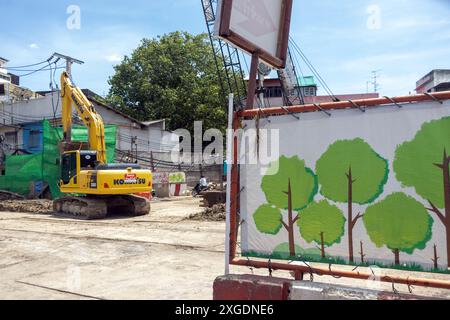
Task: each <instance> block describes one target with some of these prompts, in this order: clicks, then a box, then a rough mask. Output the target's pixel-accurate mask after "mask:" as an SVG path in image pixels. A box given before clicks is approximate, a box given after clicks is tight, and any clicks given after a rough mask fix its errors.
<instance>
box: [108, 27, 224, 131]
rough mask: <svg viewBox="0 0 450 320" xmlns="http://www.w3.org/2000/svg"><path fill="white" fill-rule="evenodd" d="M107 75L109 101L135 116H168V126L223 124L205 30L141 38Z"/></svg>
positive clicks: (217, 126)
mask: <svg viewBox="0 0 450 320" xmlns="http://www.w3.org/2000/svg"><path fill="white" fill-rule="evenodd" d="M114 69H115V74H114V75H113V76H112V77H111V78H110V79H109V84H110V85H111V89H110V92H109V96H108V102H109V103H110V104H111V105H113V106H114V107H116V108H118V109H119V110H120V111H123V112H125V113H127V114H129V115H131V116H133V117H135V118H137V119H139V120H143V121H145V120H154V119H166V120H167V126H168V129H169V130H176V129H180V128H183V129H188V130H191V131H192V129H193V123H194V121H195V120H199V121H200V120H203V121H204V127H205V128H217V129H221V130H224V129H225V128H226V122H227V116H226V104H225V101H224V98H225V97H223V96H222V92H221V88H220V82H219V77H218V75H217V70H216V65H215V62H214V53H213V50H212V48H211V44H210V42H209V39H208V37H207V35H206V34H200V35H191V34H189V33H187V32H173V33H169V34H166V35H163V36H159V37H157V38H153V39H144V40H142V43H141V44H140V46H139V47H138V48H137V49H135V50H134V52H133V53H132V54H131V56H130V57H128V56H127V57H125V58H124V60H123V61H122V63H120V64H119V65H117V66H116V67H115V68H114Z"/></svg>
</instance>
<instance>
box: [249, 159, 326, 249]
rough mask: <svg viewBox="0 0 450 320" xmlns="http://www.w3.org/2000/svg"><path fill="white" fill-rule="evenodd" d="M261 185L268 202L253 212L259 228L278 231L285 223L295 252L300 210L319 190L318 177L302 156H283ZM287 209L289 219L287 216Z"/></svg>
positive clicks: (262, 230) (291, 247)
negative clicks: (295, 235)
mask: <svg viewBox="0 0 450 320" xmlns="http://www.w3.org/2000/svg"><path fill="white" fill-rule="evenodd" d="M261 188H262V190H263V192H264V194H265V196H266V200H267V204H264V205H262V206H260V207H259V208H258V209H257V210H256V212H255V213H254V214H253V219H254V221H255V224H256V228H257V229H258V231H259V232H262V233H265V234H271V235H276V234H278V233H279V232H280V230H281V229H282V228H283V227H284V228H285V229H286V231H287V232H288V236H289V253H290V255H291V256H292V257H293V256H295V240H294V226H295V223H296V222H297V221H298V220H299V219H300V213H298V214H295V212H299V211H301V210H302V209H304V208H306V207H307V206H308V205H309V204H310V203H311V202H312V201H313V199H314V196H315V195H316V194H317V191H318V186H317V177H316V176H315V174H314V172H313V171H312V170H311V169H309V168H307V167H306V166H305V161H304V160H300V159H299V158H298V157H296V156H295V157H292V158H287V157H285V156H282V157H281V158H280V159H279V160H278V161H276V162H273V163H271V164H270V166H269V169H268V170H267V174H266V175H265V176H264V177H263V179H262V184H261ZM283 210H287V221H285V219H284V217H283Z"/></svg>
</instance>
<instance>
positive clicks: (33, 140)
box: [28, 130, 41, 149]
mask: <svg viewBox="0 0 450 320" xmlns="http://www.w3.org/2000/svg"><path fill="white" fill-rule="evenodd" d="M28 146H29V148H31V149H34V148H39V147H40V146H41V132H40V131H39V130H31V131H30V135H29V137H28Z"/></svg>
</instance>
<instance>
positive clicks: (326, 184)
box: [316, 138, 389, 262]
mask: <svg viewBox="0 0 450 320" xmlns="http://www.w3.org/2000/svg"><path fill="white" fill-rule="evenodd" d="M316 171H317V176H318V179H319V182H320V184H321V194H322V195H323V196H325V197H326V198H328V199H330V200H333V201H335V202H340V203H347V204H348V210H347V233H348V248H349V261H350V262H354V254H353V229H354V228H355V226H356V223H357V222H358V220H359V219H361V217H362V215H361V213H358V214H357V215H356V216H354V215H353V204H354V203H357V204H369V203H371V202H373V201H374V200H375V199H376V198H378V197H379V196H380V195H381V194H382V193H383V188H384V185H385V184H386V182H387V179H388V174H389V166H388V161H387V160H385V159H383V158H382V157H381V156H380V155H378V154H377V153H376V152H375V151H374V150H373V149H372V148H371V147H370V145H369V144H367V143H366V142H365V141H364V140H362V139H359V138H358V139H355V140H340V141H337V142H335V143H334V144H332V145H330V147H329V148H328V150H327V151H326V152H325V153H324V154H323V155H322V157H321V158H320V159H319V160H318V161H317V163H316Z"/></svg>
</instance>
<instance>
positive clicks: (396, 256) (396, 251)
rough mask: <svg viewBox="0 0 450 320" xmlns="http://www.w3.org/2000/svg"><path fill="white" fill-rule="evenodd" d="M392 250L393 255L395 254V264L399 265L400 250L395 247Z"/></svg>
mask: <svg viewBox="0 0 450 320" xmlns="http://www.w3.org/2000/svg"><path fill="white" fill-rule="evenodd" d="M392 252H393V253H394V256H395V265H396V266H399V265H400V250H398V249H395V250H393V251H392Z"/></svg>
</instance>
